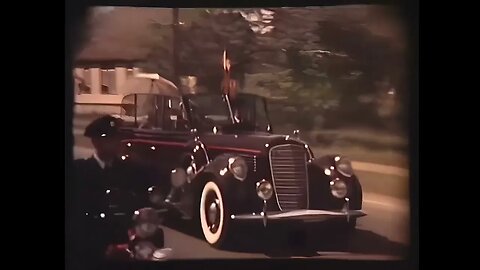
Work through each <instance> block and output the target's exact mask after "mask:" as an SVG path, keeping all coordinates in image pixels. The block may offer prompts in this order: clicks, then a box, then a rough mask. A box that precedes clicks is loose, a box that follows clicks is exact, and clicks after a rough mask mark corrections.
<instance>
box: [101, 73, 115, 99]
mask: <svg viewBox="0 0 480 270" xmlns="http://www.w3.org/2000/svg"><path fill="white" fill-rule="evenodd" d="M102 94H116V88H115V69H102Z"/></svg>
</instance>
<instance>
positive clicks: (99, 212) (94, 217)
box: [74, 115, 154, 261]
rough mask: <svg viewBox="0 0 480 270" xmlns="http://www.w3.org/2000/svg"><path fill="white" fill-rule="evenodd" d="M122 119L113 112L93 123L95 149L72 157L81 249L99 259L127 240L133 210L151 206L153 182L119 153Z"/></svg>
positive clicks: (91, 133) (90, 133)
mask: <svg viewBox="0 0 480 270" xmlns="http://www.w3.org/2000/svg"><path fill="white" fill-rule="evenodd" d="M121 125H122V120H120V119H118V118H115V117H112V116H109V115H107V116H104V117H101V118H98V119H96V120H94V121H93V122H92V123H90V124H89V125H88V126H87V127H86V129H85V133H84V135H85V136H86V137H89V138H90V139H91V141H92V144H93V146H94V148H95V152H94V153H93V156H92V157H90V158H88V159H81V160H75V161H74V169H75V176H76V177H75V183H74V185H75V188H76V195H77V196H76V198H75V199H76V201H75V206H76V209H75V210H76V217H77V219H78V220H77V221H78V223H77V225H78V228H77V232H78V235H76V236H77V237H78V238H77V239H78V240H79V242H78V245H79V250H78V253H80V254H79V255H80V256H81V257H83V258H85V260H87V261H88V260H90V261H98V260H101V259H103V257H104V256H105V251H106V249H107V247H108V246H109V245H111V244H119V243H125V242H127V241H128V234H127V231H128V229H129V227H130V225H131V224H130V221H131V218H132V215H133V212H134V211H135V210H137V209H139V208H142V207H146V206H149V201H148V188H149V187H151V186H153V185H154V183H153V182H152V181H151V178H150V177H149V176H148V175H147V171H146V170H142V168H141V167H140V166H138V165H136V164H133V163H132V162H130V161H129V159H128V158H126V157H125V156H124V157H122V158H121V157H120V156H119V154H120V153H119V151H120V149H121V133H120V126H121Z"/></svg>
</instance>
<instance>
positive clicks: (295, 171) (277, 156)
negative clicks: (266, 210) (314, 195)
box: [270, 144, 308, 211]
mask: <svg viewBox="0 0 480 270" xmlns="http://www.w3.org/2000/svg"><path fill="white" fill-rule="evenodd" d="M270 167H271V170H272V180H273V186H274V189H275V193H276V195H277V201H278V206H279V207H280V210H282V211H288V210H297V209H306V208H307V207H308V174H307V156H306V151H305V148H304V147H302V146H298V145H292V144H285V145H278V146H274V147H272V149H270Z"/></svg>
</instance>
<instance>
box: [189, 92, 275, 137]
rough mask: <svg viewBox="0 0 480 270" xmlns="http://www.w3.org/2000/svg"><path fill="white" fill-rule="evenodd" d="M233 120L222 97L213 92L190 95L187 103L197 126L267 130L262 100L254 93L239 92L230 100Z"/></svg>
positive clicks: (204, 128)
mask: <svg viewBox="0 0 480 270" xmlns="http://www.w3.org/2000/svg"><path fill="white" fill-rule="evenodd" d="M230 103H231V106H232V113H233V117H234V118H233V120H232V118H231V116H230V111H229V109H228V105H227V103H226V101H225V99H224V97H222V96H220V95H215V94H206V95H192V96H190V97H189V105H190V109H191V113H192V118H193V121H194V123H195V125H196V126H197V127H199V128H200V129H203V130H211V129H212V128H213V127H214V126H218V127H228V126H231V125H232V123H233V122H234V121H235V123H236V124H238V125H237V126H240V127H244V128H248V129H253V130H257V131H269V121H268V118H267V113H266V108H265V102H264V100H263V99H262V98H261V97H259V96H255V95H248V94H240V95H238V96H237V97H236V98H235V99H234V100H231V102H230Z"/></svg>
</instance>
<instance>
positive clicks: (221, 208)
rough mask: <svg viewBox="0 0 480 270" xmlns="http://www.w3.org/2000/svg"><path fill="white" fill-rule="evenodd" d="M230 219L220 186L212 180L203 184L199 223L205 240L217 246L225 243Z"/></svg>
mask: <svg viewBox="0 0 480 270" xmlns="http://www.w3.org/2000/svg"><path fill="white" fill-rule="evenodd" d="M229 223H230V219H229V215H228V209H227V207H226V206H225V200H224V198H223V194H222V191H221V189H220V187H219V186H218V185H217V184H216V183H215V182H213V181H209V182H207V183H206V184H205V186H204V187H203V190H202V195H201V199H200V224H201V227H202V232H203V236H204V237H205V240H207V242H208V243H209V244H210V245H212V246H214V247H217V248H220V247H223V246H224V245H225V242H226V241H225V240H226V238H227V229H228V227H229Z"/></svg>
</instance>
